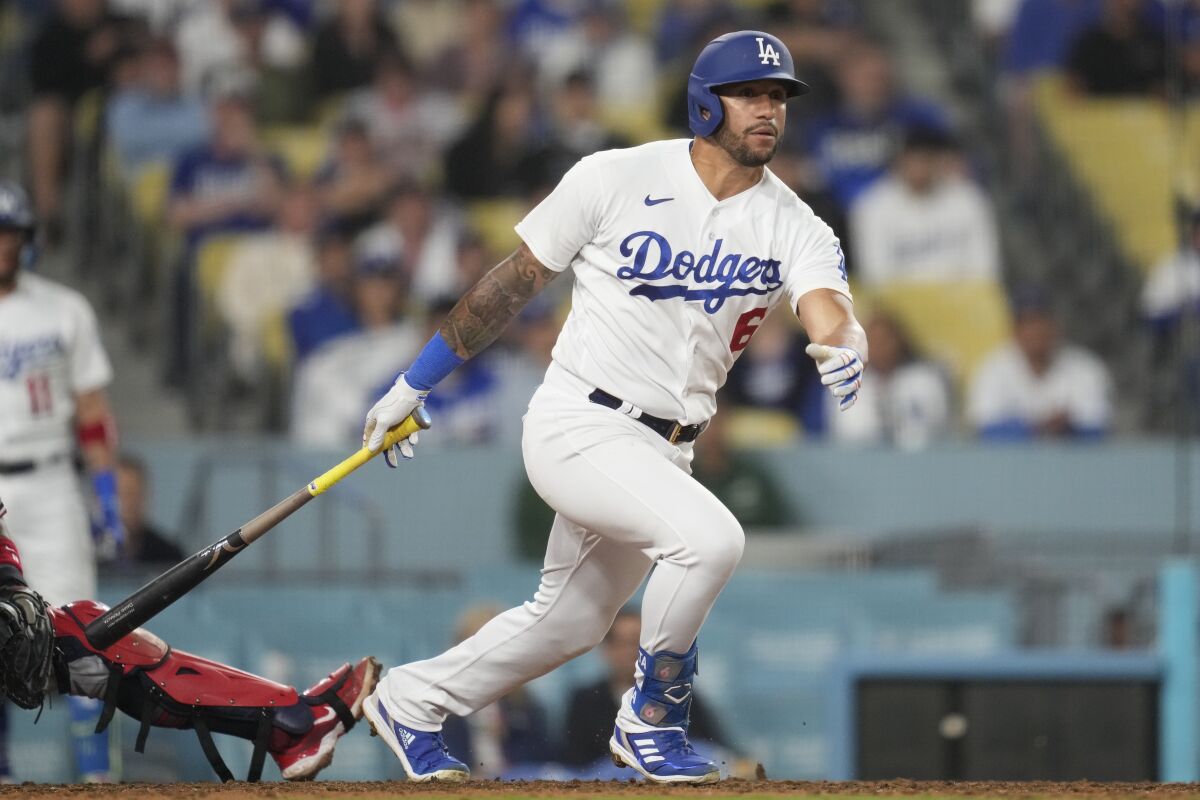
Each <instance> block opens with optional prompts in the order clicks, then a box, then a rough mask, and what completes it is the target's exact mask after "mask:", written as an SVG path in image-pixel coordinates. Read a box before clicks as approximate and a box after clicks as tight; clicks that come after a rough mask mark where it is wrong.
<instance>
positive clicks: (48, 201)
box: [10, 0, 136, 242]
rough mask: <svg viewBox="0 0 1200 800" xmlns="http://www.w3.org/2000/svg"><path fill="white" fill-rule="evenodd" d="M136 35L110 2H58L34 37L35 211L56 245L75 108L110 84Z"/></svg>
mask: <svg viewBox="0 0 1200 800" xmlns="http://www.w3.org/2000/svg"><path fill="white" fill-rule="evenodd" d="M135 35H136V26H134V25H132V24H131V23H130V21H129V20H126V19H124V18H121V17H118V16H117V15H115V14H113V13H111V12H110V11H109V10H108V7H107V4H106V3H105V0H57V2H56V3H55V4H54V12H53V14H51V15H50V17H49V18H48V19H47V20H46V22H45V24H44V25H43V26H42V27H41V28H40V29H39V30H38V32H37V33H36V34H35V35H34V37H33V42H32V44H31V46H30V51H29V76H30V83H31V88H32V90H33V99H32V101H31V103H30V105H29V114H28V125H29V130H28V136H27V137H26V138H27V142H28V147H29V170H30V181H31V189H32V192H33V202H34V207H35V209H36V213H37V218H38V220H39V221H40V225H41V226H42V228H43V230H44V231H45V234H46V238H47V239H48V240H50V241H51V242H57V241H58V240H59V238H60V237H61V233H62V226H63V219H62V213H63V200H62V190H63V184H64V175H65V172H66V156H67V144H68V142H69V140H70V138H71V131H72V129H73V124H72V118H71V115H72V114H73V113H74V110H75V105H76V103H77V102H78V101H79V99H80V98H81V97H83V96H84V95H85V94H87V93H88V92H89V91H91V90H93V89H98V88H100V87H102V86H104V85H105V83H106V82H107V80H108V76H109V71H110V69H111V67H112V65H113V63H114V62H115V60H116V58H117V56H118V54H119V53H120V52H121V50H122V49H123V48H124V47H127V46H129V45H130V44H131V43H132V41H133V39H134V36H135ZM10 68H11V66H10Z"/></svg>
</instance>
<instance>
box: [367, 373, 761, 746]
mask: <svg viewBox="0 0 1200 800" xmlns="http://www.w3.org/2000/svg"><path fill="white" fill-rule="evenodd" d="M593 388H595V387H592V386H588V385H586V384H585V383H583V382H582V381H581V380H579V379H578V378H576V377H575V376H574V375H572V374H570V373H568V372H566V371H565V370H563V369H562V368H561V367H558V366H557V365H555V366H552V367H551V368H550V371H549V372H548V373H547V376H546V382H545V383H544V384H543V385H542V386H541V387H540V388H539V389H538V391H537V393H536V394H534V397H533V400H532V401H531V403H530V406H529V412H528V413H527V414H526V415H525V430H524V437H523V440H522V447H523V451H524V456H525V467H526V470H527V471H528V473H529V479H530V482H531V483H532V484H533V487H534V488H535V489H536V490H537V491H538V494H540V495H541V496H542V498H543V499H545V501H546V502H547V503H548V504H549V505H550V507H551V508H553V509H554V510H555V511H556V512H558V513H557V516H556V517H555V520H554V527H553V529H552V530H551V531H550V541H549V544H548V545H547V548H546V561H545V566H544V567H543V569H542V580H541V585H540V586H539V587H538V589H537V592H536V593H535V594H534V596H533V599H532V600H529V601H527V602H525V603H524V604H522V605H521V606H518V607H517V608H513V609H510V610H508V611H506V612H504V613H503V614H500V615H499V616H497V617H496V618H494V619H493V620H491V621H490V622H488V623H487V624H486V625H484V626H483V628H481V629H480V630H479V632H478V633H476V634H475V635H474V636H472V637H471V638H469V639H467V640H466V641H464V642H462V643H461V644H459V645H457V646H456V647H453V648H451V649H450V650H448V651H446V652H445V653H442V654H441V655H439V656H437V657H435V658H431V659H429V660H427V661H419V662H415V663H412V664H405V665H403V666H399V667H396V668H394V669H392V670H390V671H389V672H388V673H387V675H386V676H385V677H384V679H383V681H382V682H381V683H380V688H379V689H378V690H377V692H376V694H377V696H379V697H381V698H383V701H384V704H385V706H386V707H387V710H388V713H389V714H391V715H392V716H393V718H395V719H397V720H399V721H400V722H401V723H403V724H405V725H408V726H409V727H411V728H415V729H417V730H426V731H434V730H439V729H440V728H441V725H442V722H443V720H444V719H445V718H446V716H447V715H449V714H455V715H458V716H466V715H468V714H470V713H472V712H473V711H476V710H478V709H480V708H483V707H485V706H487V705H489V704H490V703H492V702H494V701H495V700H497V699H498V698H500V697H503V696H504V695H506V694H508V692H510V691H511V690H512V689H514V688H515V687H517V686H519V685H521V684H523V683H525V682H526V681H529V680H532V679H533V678H536V677H538V676H539V675H543V674H545V673H547V672H549V671H550V670H552V669H554V668H555V667H557V666H558V665H559V664H562V663H563V662H565V661H568V660H570V659H572V658H574V657H575V656H578V655H580V654H582V653H584V652H587V651H588V650H590V649H591V648H592V647H593V646H595V645H596V644H598V643H599V642H600V640H601V639H602V638H603V637H604V634H605V633H606V632H607V631H608V629H609V627H610V625H611V624H612V621H613V619H614V617H615V616H616V614H617V611H619V610H620V608H621V606H622V605H624V604H625V603H626V602H627V601H628V600H629V598H630V597H631V596H632V595H633V594H634V592H636V591H637V589H638V587H639V586H640V585H641V583H642V581H643V580H644V579H645V577H646V575H647V573H649V572H650V571H651V568H652V567H653V568H654V571H653V574H652V575H651V576H650V581H649V583H648V584H647V586H646V592H645V595H644V598H643V601H642V633H641V645H642V648H643V649H645V650H646V651H647V652H651V653H654V652H659V651H663V650H666V651H669V652H675V653H684V652H686V651H687V650H688V648H690V647H691V646H692V642H693V641H694V640H695V639H696V634H697V633H698V632H699V630H700V627H701V625H703V624H704V620H705V618H706V617H707V616H708V612H709V609H711V608H712V605H713V603H714V602H715V601H716V599H717V595H718V594H719V593H720V592H721V589H722V588H724V586H725V583H726V582H727V581H728V580H729V577H730V576H731V575H732V574H733V571H734V568H735V567H736V566H737V563H738V560H739V559H740V558H741V555H742V547H743V545H744V536H743V534H742V529H741V526H740V525H739V524H738V522H737V520H736V519H734V517H733V514H732V513H730V511H729V510H728V509H727V508H725V506H724V505H722V504H721V502H720V501H719V500H717V498H716V497H715V496H713V494H712V493H711V492H709V491H708V490H707V489H705V488H704V487H703V486H701V485H700V484H699V483H698V482H697V481H696V480H695V479H693V478H692V477H691V476H690V475H689V474H688V473H689V469H690V463H691V445H690V444H683V445H678V446H677V445H672V444H670V443H669V442H667V440H665V439H663V438H662V437H661V436H659V435H658V434H657V433H655V432H654V431H652V430H650V429H649V428H647V427H646V426H645V425H642V424H641V423H639V422H637V421H635V420H634V419H632V418H631V417H629V416H626V415H625V414H622V413H620V412H618V411H614V410H612V409H609V408H605V407H603V406H599V405H596V404H594V403H591V402H589V401H588V399H587V396H588V394H589V393H590V392H591V391H592V389H593ZM634 669H635V665H633V664H630V665H629V676H630V682H631V684H632V682H633V678H634ZM620 719H621V721H622V727H623V728H625V727H626V725H628V729H629V730H631V731H633V730H639V729H642V730H644V729H646V728H647V726H646V725H644V724H642V723H641V722H640V721H638V720H637V718H636V717H635V716H634V715H633V713H632V711H630V710H629V695H626V702H625V703H623V704H622V710H621V712H620Z"/></svg>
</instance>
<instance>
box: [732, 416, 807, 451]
mask: <svg viewBox="0 0 1200 800" xmlns="http://www.w3.org/2000/svg"><path fill="white" fill-rule="evenodd" d="M728 413H729V444H730V446H732V447H736V448H752V447H782V446H784V445H788V444H791V443H793V442H795V441H796V440H797V439H799V438H800V436H801V429H800V424H799V423H798V422H797V421H796V418H795V417H794V416H792V415H791V414H789V413H787V412H786V411H776V410H772V409H765V408H745V407H734V408H731V409H729V412H728Z"/></svg>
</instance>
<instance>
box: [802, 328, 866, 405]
mask: <svg viewBox="0 0 1200 800" xmlns="http://www.w3.org/2000/svg"><path fill="white" fill-rule="evenodd" d="M804 352H805V353H807V354H808V355H809V357H810V358H812V359H813V360H814V361H816V362H817V372H819V373H821V383H823V384H824V385H826V386H828V387H829V391H830V393H831V394H832V395H833V396H834V397H837V398H839V399H838V410H840V411H845V410H846V409H848V408H850V407H851V406H853V405H854V404H855V403H856V402H858V390H859V388H860V387H861V386H862V374H863V369H864V368H865V367H866V365H865V364H863V360H862V357H861V356H860V355H859V354H858V351H857V350H854V349H853V348H850V347H835V346H834V345H830V344H810V345H809V346H808V347H806V348H804Z"/></svg>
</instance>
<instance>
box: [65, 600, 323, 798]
mask: <svg viewBox="0 0 1200 800" xmlns="http://www.w3.org/2000/svg"><path fill="white" fill-rule="evenodd" d="M106 610H107V608H106V607H105V606H104V605H103V604H101V603H97V602H95V601H91V600H84V601H79V602H75V603H70V604H68V605H66V606H63V607H62V608H61V609H53V610H52V613H51V618H52V620H53V622H54V629H55V634H56V637H57V640H56V641H57V646H58V650H59V653H60V665H59V670H58V672H59V684H60V688H61V689H62V690H63V691H65V692H69V693H71V694H82V695H86V696H89V697H96V698H99V699H102V700H104V702H105V710H104V714H103V715H102V716H101V719H100V722H99V724H98V726H97V727H98V729H103V727H105V726H107V724H108V722H109V721H110V720H111V719H112V716H113V711H114V710H115V709H116V708H120V709H121V710H122V711H124V712H125V713H126V714H129V715H130V716H132V717H134V718H135V719H140V720H141V723H142V727H141V729H140V730H139V732H138V738H137V748H136V749H137V751H138V752H142V750H143V748H144V747H145V742H146V737H147V735H148V734H149V729H150V727H151V726H159V727H165V728H193V729H194V730H195V731H196V735H197V737H198V738H199V739H200V746H201V747H202V748H203V749H204V753H205V755H206V756H207V757H208V759H209V762H210V763H211V764H212V765H213V769H214V770H216V772H217V774H218V775H219V776H220V777H221V779H222V780H225V781H229V780H232V779H233V776H232V775H231V774H230V773H229V770H228V768H227V767H226V766H225V764H224V762H223V761H222V760H221V757H220V755H219V754H218V753H217V750H216V747H215V746H214V745H213V743H212V736H211V733H212V732H213V731H215V732H217V733H225V734H229V735H232V736H238V737H240V738H243V739H249V740H250V741H252V742H254V756H253V758H252V759H251V772H250V777H249V779H250V780H257V779H258V777H259V776H260V775H261V772H262V764H263V760H264V756H265V753H266V752H267V751H270V750H274V749H276V748H278V747H282V746H283V745H284V744H285V743H286V742H288V741H291V740H292V739H293V738H294V737H296V736H300V735H303V734H305V733H307V732H308V731H309V730H310V729H311V728H312V725H313V715H312V711H311V709H310V705H309V704H308V703H306V702H301V698H300V696H299V695H298V694H297V692H296V690H295V689H294V688H293V687H291V686H285V685H283V684H280V683H276V682H274V681H270V680H267V679H266V678H262V677H260V676H258V675H254V674H252V673H249V672H245V671H243V670H240V669H235V668H234V667H230V666H227V665H225V664H220V663H218V662H216V661H211V660H209V659H206V658H202V657H200V656H196V655H192V654H191V653H187V652H185V651H182V650H173V649H172V648H171V647H170V646H168V645H167V644H166V642H164V641H163V640H162V639H160V638H158V637H157V636H155V635H154V634H152V633H150V632H149V631H147V630H145V629H144V628H138V629H137V630H135V631H133V632H131V633H129V634H128V635H126V636H123V637H122V638H121V639H120V640H118V641H117V642H116V643H115V644H113V645H112V646H111V647H109V648H107V649H105V650H97V649H96V648H94V647H92V646H91V645H90V644H89V643H88V641H87V637H86V636H85V635H84V632H83V631H84V628H86V627H87V625H88V623H89V622H91V621H92V620H93V619H95V618H96V617H99V616H100V615H101V614H103V613H104V612H105V611H106Z"/></svg>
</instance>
